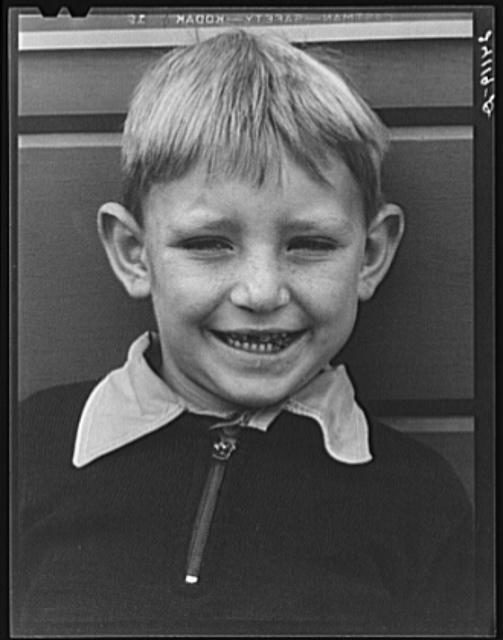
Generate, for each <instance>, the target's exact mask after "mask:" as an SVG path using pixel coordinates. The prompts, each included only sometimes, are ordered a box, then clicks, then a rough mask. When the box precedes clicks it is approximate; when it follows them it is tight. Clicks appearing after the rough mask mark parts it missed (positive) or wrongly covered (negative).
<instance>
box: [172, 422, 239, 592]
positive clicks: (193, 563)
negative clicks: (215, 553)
mask: <svg viewBox="0 0 503 640" xmlns="http://www.w3.org/2000/svg"><path fill="white" fill-rule="evenodd" d="M250 415H251V414H250V413H247V412H245V413H242V414H239V415H238V416H237V417H235V418H234V419H233V420H231V421H229V422H218V423H217V424H214V425H212V426H211V427H210V431H216V432H217V439H216V440H215V441H214V442H213V443H212V448H211V457H212V460H211V465H210V469H209V471H208V476H207V477H206V482H205V485H204V489H203V493H202V496H201V500H200V502H199V506H198V509H197V513H196V518H195V521H194V526H193V529H192V536H191V539H190V544H189V551H188V554H187V565H186V566H187V569H186V572H185V582H186V584H197V583H198V582H199V575H200V569H201V564H202V561H203V555H204V549H205V547H206V542H207V540H208V535H209V532H210V527H211V523H212V520H213V514H214V513H215V508H216V505H217V499H218V494H219V491H220V487H221V486H222V482H223V479H224V475H225V469H226V466H227V462H228V461H229V459H230V457H231V456H232V454H233V453H234V451H235V450H236V449H237V446H238V435H239V431H240V429H241V427H244V426H246V425H247V424H248V421H249V419H250Z"/></svg>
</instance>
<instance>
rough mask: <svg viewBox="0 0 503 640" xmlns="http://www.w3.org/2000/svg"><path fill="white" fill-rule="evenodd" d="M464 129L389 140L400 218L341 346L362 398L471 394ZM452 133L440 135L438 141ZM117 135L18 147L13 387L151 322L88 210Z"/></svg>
mask: <svg viewBox="0 0 503 640" xmlns="http://www.w3.org/2000/svg"><path fill="white" fill-rule="evenodd" d="M469 131H470V130H463V131H462V132H459V131H458V135H457V136H453V135H448V134H447V133H446V134H445V137H444V139H442V129H439V130H437V132H436V137H435V136H434V135H433V134H432V135H431V136H430V137H429V138H425V137H424V136H422V137H421V136H416V137H415V138H414V136H411V135H410V132H408V134H407V135H408V137H409V138H410V139H407V136H405V138H403V139H400V137H396V136H395V138H396V139H395V140H394V143H393V150H392V152H391V154H390V158H389V163H388V165H387V167H386V171H385V187H386V190H387V192H388V193H389V195H390V197H391V198H393V199H395V200H397V201H398V202H399V203H400V204H401V205H402V206H403V207H404V208H405V210H406V213H407V232H406V235H405V238H404V241H403V246H402V247H401V250H400V252H399V255H398V258H397V262H396V264H395V265H394V267H393V268H392V271H391V274H390V276H389V280H388V281H387V282H385V283H384V284H383V285H382V287H381V290H380V291H378V294H377V296H376V298H375V300H373V301H370V302H367V303H365V304H364V305H363V307H362V315H361V318H360V320H359V321H358V327H357V332H356V335H355V337H354V339H352V340H351V343H350V345H349V346H348V348H347V349H346V356H347V361H348V363H349V371H350V373H351V375H352V376H353V377H354V378H355V379H356V380H357V381H358V384H357V388H358V390H359V392H360V393H361V394H362V395H364V396H365V397H369V398H377V399H382V400H386V399H390V400H393V399H411V400H412V399H425V400H428V399H438V398H444V399H456V398H458V399H463V398H471V397H472V393H473V388H472V367H473V362H472V361H473V345H472V314H473V309H472V294H473V292H472V259H473V256H472V201H471V190H472V186H471V139H470V136H469ZM449 133H452V132H449ZM118 140H119V138H118V136H116V137H114V136H113V135H108V136H103V137H101V136H89V137H87V136H86V135H74V136H68V137H66V136H64V135H55V134H54V135H47V136H26V137H23V138H21V141H20V142H21V144H20V150H19V159H20V162H19V178H20V180H19V220H18V238H19V264H18V277H19V350H20V354H19V374H20V392H21V394H22V395H26V394H27V393H29V392H32V391H35V390H37V389H40V388H43V387H47V386H50V385H53V384H57V383H60V382H66V381H74V380H79V379H84V378H92V377H99V376H102V375H104V374H105V373H106V372H107V371H108V370H109V369H110V368H112V367H115V366H118V365H120V364H121V363H122V361H123V359H124V357H125V353H126V350H127V346H128V343H129V341H130V340H132V338H133V337H134V336H136V335H137V334H138V333H139V332H140V331H143V330H145V329H149V328H152V327H153V321H152V314H151V311H150V307H149V305H148V304H146V303H145V304H140V303H138V302H133V301H130V300H129V299H128V298H127V296H126V293H125V292H123V290H122V288H121V287H120V285H119V284H118V283H117V282H116V281H115V278H114V276H113V275H112V273H111V271H110V269H109V267H108V265H107V263H106V259H105V256H104V252H103V250H102V249H101V246H100V245H99V242H98V239H97V234H96V226H95V225H96V223H95V216H96V211H97V209H98V207H99V206H100V204H102V203H103V202H105V201H109V200H111V199H114V198H119V197H120V194H119V183H120V176H119V150H118V147H117V146H115V142H118Z"/></svg>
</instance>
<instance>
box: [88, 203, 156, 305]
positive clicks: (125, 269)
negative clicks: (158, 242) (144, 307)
mask: <svg viewBox="0 0 503 640" xmlns="http://www.w3.org/2000/svg"><path fill="white" fill-rule="evenodd" d="M98 234H99V237H100V240H101V242H102V244H103V246H104V248H105V251H106V254H107V257H108V261H109V263H110V266H111V267H112V270H113V272H114V273H115V275H116V276H117V278H118V279H119V281H120V282H121V283H122V285H123V286H124V288H125V289H126V291H127V292H128V293H129V295H130V296H131V297H133V298H145V297H147V296H149V295H150V282H151V280H150V270H149V268H148V264H147V261H146V259H145V245H144V233H143V230H142V229H141V228H140V226H139V225H138V223H137V222H136V220H135V219H134V217H133V216H132V215H131V213H130V212H129V211H128V210H127V209H126V208H125V207H123V206H122V205H121V204H118V203H117V202H107V203H106V204H104V205H102V206H101V207H100V209H99V211H98Z"/></svg>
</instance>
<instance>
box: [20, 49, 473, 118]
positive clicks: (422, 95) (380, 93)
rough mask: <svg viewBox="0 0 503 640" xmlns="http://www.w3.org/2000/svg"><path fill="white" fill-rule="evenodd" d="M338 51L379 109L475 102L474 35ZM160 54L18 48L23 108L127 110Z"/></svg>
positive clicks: (27, 111) (45, 111)
mask: <svg viewBox="0 0 503 640" xmlns="http://www.w3.org/2000/svg"><path fill="white" fill-rule="evenodd" d="M337 49H338V50H339V51H341V53H342V54H343V59H344V66H345V68H346V69H347V71H348V72H349V73H350V74H351V76H352V77H354V79H355V82H356V84H357V85H358V86H359V87H360V89H361V91H362V93H363V94H364V95H365V96H366V98H367V99H368V100H369V101H370V103H371V104H372V105H373V106H374V107H377V108H387V107H442V106H443V107H449V106H450V107H467V106H471V105H472V102H473V97H472V93H473V89H472V44H471V40H466V39H454V40H451V39H446V40H428V41H415V40H400V41H377V42H360V43H354V42H341V43H337ZM160 53H161V50H159V49H152V48H144V49H142V48H139V49H120V50H117V49H110V50H70V51H25V52H21V53H20V54H19V58H18V60H19V113H20V115H51V114H54V115H65V114H90V113H123V112H125V111H126V110H127V105H128V101H129V98H130V96H131V93H132V91H133V89H134V87H135V85H136V84H137V82H138V81H139V79H140V77H141V75H142V73H143V72H144V71H145V69H146V68H147V67H148V65H149V64H150V63H151V62H152V61H153V60H155V59H156V58H158V57H159V55H160Z"/></svg>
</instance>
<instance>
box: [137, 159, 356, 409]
mask: <svg viewBox="0 0 503 640" xmlns="http://www.w3.org/2000/svg"><path fill="white" fill-rule="evenodd" d="M333 175H334V181H333V185H334V187H333V188H328V187H325V186H321V185H320V184H319V183H317V182H314V181H313V180H311V179H310V178H309V177H308V175H307V174H306V173H305V172H304V171H303V170H302V169H301V168H299V167H298V166H296V165H295V164H293V163H287V162H285V169H284V173H283V180H282V185H281V186H278V185H277V184H276V183H273V181H272V180H271V181H270V182H269V183H267V184H266V185H265V186H264V187H262V188H254V187H252V186H250V185H248V184H246V183H244V182H241V181H229V180H222V181H221V182H215V181H214V182H211V183H207V182H206V179H205V175H204V174H203V173H200V172H198V171H194V172H192V173H191V174H189V175H188V176H187V177H186V178H184V179H182V180H179V181H177V182H175V183H171V184H169V185H158V186H154V187H153V188H152V190H151V192H150V194H149V196H148V198H147V199H146V202H145V206H144V221H145V223H144V235H143V243H144V244H143V248H144V259H145V262H146V264H147V266H148V272H149V280H150V285H149V286H150V292H151V295H152V299H153V306H154V311H155V315H156V319H157V323H158V329H159V334H160V341H161V349H162V355H163V367H164V372H163V373H164V375H165V376H166V379H167V380H169V381H170V382H172V383H175V386H176V383H177V381H180V380H183V385H184V388H185V389H187V385H189V388H190V387H192V388H194V389H196V390H197V389H201V388H202V389H203V390H205V391H209V392H211V393H213V394H216V395H217V396H218V397H220V398H222V399H224V400H226V401H229V402H231V403H235V404H238V405H240V406H247V407H259V406H266V405H270V404H274V403H276V402H279V401H281V400H283V399H284V398H285V397H287V396H289V395H291V394H292V393H294V392H295V391H297V390H298V389H299V388H300V387H302V386H303V385H304V384H305V383H306V382H308V381H309V380H310V379H311V378H312V377H313V376H315V375H316V374H317V373H318V372H319V371H320V369H321V368H322V367H323V366H324V365H326V364H327V363H328V362H329V360H330V359H331V358H332V357H333V356H334V355H335V354H336V353H337V352H338V351H339V350H340V349H341V347H342V346H343V345H344V343H345V342H346V340H347V339H348V338H349V336H350V334H351V331H352V329H353V326H354V323H355V319H356V313H357V305H358V299H359V295H360V293H361V287H362V284H361V272H362V268H363V265H364V262H365V253H366V251H365V248H366V238H367V231H366V228H365V224H364V215H363V210H362V204H361V198H360V195H359V190H358V188H357V185H356V183H355V181H354V179H353V177H352V175H351V173H350V172H349V170H348V169H347V167H346V166H345V165H344V164H343V163H342V162H340V161H337V162H334V172H333Z"/></svg>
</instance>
